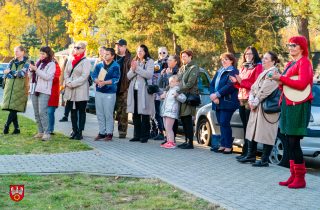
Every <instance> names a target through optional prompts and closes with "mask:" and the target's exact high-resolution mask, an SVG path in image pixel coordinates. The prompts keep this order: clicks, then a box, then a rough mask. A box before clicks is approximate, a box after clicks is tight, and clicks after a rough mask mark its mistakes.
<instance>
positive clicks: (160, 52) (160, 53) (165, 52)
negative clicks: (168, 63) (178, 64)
mask: <svg viewBox="0 0 320 210" xmlns="http://www.w3.org/2000/svg"><path fill="white" fill-rule="evenodd" d="M161 54H167V53H166V52H159V55H161Z"/></svg>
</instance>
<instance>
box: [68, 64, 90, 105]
mask: <svg viewBox="0 0 320 210" xmlns="http://www.w3.org/2000/svg"><path fill="white" fill-rule="evenodd" d="M71 70H72V60H69V61H68V63H67V66H66V69H65V71H64V78H65V80H66V86H67V85H68V84H69V83H71V84H72V89H70V88H68V87H66V88H65V93H64V96H63V98H64V100H66V101H69V100H70V101H88V100H89V83H88V77H89V75H90V70H91V62H90V61H89V60H88V59H87V58H85V59H83V60H82V61H80V63H79V64H78V65H77V66H76V68H75V69H74V70H73V73H72V75H71V77H70V76H69V75H70V73H71Z"/></svg>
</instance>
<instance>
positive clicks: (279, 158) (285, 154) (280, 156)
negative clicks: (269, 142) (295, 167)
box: [269, 133, 290, 167]
mask: <svg viewBox="0 0 320 210" xmlns="http://www.w3.org/2000/svg"><path fill="white" fill-rule="evenodd" d="M269 160H270V162H271V163H272V164H277V165H279V166H285V167H289V166H290V164H289V146H288V142H287V141H286V140H285V136H284V135H282V134H281V133H278V134H277V137H276V142H275V143H274V146H273V148H272V151H271V154H270V156H269Z"/></svg>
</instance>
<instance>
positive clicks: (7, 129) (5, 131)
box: [3, 123, 9, 134]
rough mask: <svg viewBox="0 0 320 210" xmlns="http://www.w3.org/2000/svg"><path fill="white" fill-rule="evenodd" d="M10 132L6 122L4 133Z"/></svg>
mask: <svg viewBox="0 0 320 210" xmlns="http://www.w3.org/2000/svg"><path fill="white" fill-rule="evenodd" d="M8 133H9V126H7V123H6V124H4V128H3V134H8Z"/></svg>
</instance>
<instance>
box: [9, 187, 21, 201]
mask: <svg viewBox="0 0 320 210" xmlns="http://www.w3.org/2000/svg"><path fill="white" fill-rule="evenodd" d="M23 196H24V185H10V197H11V199H12V200H13V201H17V202H18V201H21V200H22V198H23Z"/></svg>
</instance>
